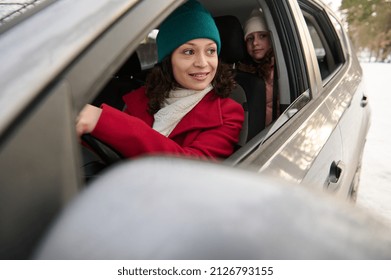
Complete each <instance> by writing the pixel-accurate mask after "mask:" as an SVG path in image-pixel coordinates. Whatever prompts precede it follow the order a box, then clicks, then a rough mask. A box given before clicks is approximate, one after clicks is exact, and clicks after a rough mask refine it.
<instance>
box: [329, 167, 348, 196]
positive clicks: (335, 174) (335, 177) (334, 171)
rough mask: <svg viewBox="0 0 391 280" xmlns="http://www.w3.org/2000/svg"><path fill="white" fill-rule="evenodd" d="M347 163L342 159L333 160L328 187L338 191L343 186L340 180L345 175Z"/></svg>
mask: <svg viewBox="0 0 391 280" xmlns="http://www.w3.org/2000/svg"><path fill="white" fill-rule="evenodd" d="M344 168H345V164H344V163H343V162H342V161H333V162H332V163H331V165H330V173H329V177H328V184H327V189H329V190H330V191H336V190H337V189H339V187H340V186H341V185H340V184H339V182H340V181H341V180H340V179H341V177H342V175H343V171H344Z"/></svg>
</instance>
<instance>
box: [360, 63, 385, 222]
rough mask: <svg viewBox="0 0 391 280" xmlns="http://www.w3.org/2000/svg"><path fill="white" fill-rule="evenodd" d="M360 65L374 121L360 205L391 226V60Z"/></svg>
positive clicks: (362, 181) (364, 165)
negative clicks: (390, 61) (389, 61)
mask: <svg viewBox="0 0 391 280" xmlns="http://www.w3.org/2000/svg"><path fill="white" fill-rule="evenodd" d="M361 65H362V67H363V70H364V75H365V81H366V88H367V95H368V101H369V105H370V106H371V111H372V121H371V127H370V130H369V134H368V139H367V144H366V146H365V150H364V158H363V166H362V171H361V172H362V173H361V183H360V188H359V191H358V197H357V206H358V207H363V208H366V209H367V210H368V211H370V212H373V213H374V214H375V215H377V216H378V217H380V218H381V219H383V220H384V221H385V222H386V223H388V224H389V225H391V141H390V139H391V107H390V104H391V89H390V86H391V85H390V78H391V63H362V64H361ZM387 80H388V81H387ZM388 136H390V137H388Z"/></svg>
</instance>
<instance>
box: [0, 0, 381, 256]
mask: <svg viewBox="0 0 391 280" xmlns="http://www.w3.org/2000/svg"><path fill="white" fill-rule="evenodd" d="M3 2H4V1H3ZM5 2H6V1H5ZM22 2H23V1H22ZM33 2H36V3H35V5H34V3H33ZM183 2H184V1H179V0H178V1H176V0H159V1H152V0H144V1H137V0H118V1H105V0H83V1H78V0H62V1H49V0H47V1H30V2H29V3H33V4H32V7H31V8H29V9H27V8H26V9H24V10H23V9H22V10H21V11H17V13H18V14H20V15H15V14H13V16H12V18H10V17H8V18H7V15H5V16H4V15H3V14H4V13H1V14H0V15H3V18H4V20H3V19H2V20H1V21H0V23H1V25H0V32H1V34H0V64H1V67H0V107H1V108H2V109H1V110H0V221H1V229H0V251H1V257H2V258H29V257H31V256H32V253H33V252H34V251H35V248H36V246H37V244H38V243H39V241H40V240H41V239H42V236H44V235H45V233H47V230H48V228H49V225H50V224H52V223H53V221H55V220H56V219H57V215H58V214H59V213H61V212H62V211H65V210H64V209H65V208H67V207H68V204H69V201H71V200H74V199H77V198H78V197H79V195H80V191H81V190H82V189H85V188H87V191H91V189H94V186H93V185H94V184H95V185H105V184H106V186H107V185H116V184H117V183H118V182H124V180H125V179H124V178H125V177H126V176H128V175H126V174H131V173H132V172H131V170H132V168H134V166H136V165H137V160H134V161H131V162H130V163H128V162H126V161H121V162H120V163H117V162H116V160H117V158H118V155H117V153H116V152H115V151H112V150H111V149H110V148H109V147H106V146H105V145H104V143H99V142H96V139H90V141H92V142H94V141H95V142H94V143H95V144H92V145H96V146H94V147H95V149H96V151H95V152H96V153H97V154H98V157H97V158H98V159H96V158H94V159H91V160H89V159H86V155H85V154H84V153H83V150H82V148H81V145H80V143H79V142H78V139H77V136H76V133H75V118H76V116H77V114H78V112H79V111H80V110H81V108H82V107H83V106H84V105H85V104H87V103H92V104H97V105H98V104H100V103H102V102H106V103H108V104H111V105H112V106H117V107H118V108H121V106H123V104H122V100H121V97H122V95H123V94H124V93H126V92H129V91H131V90H132V89H134V88H136V87H138V86H140V85H142V84H143V82H144V81H145V75H146V74H147V73H148V71H149V70H150V69H151V67H152V66H153V65H154V63H155V62H156V59H157V56H156V45H155V37H156V33H157V32H158V28H159V24H160V23H161V22H162V21H163V20H164V18H166V17H167V16H168V15H169V14H170V13H171V12H172V11H173V10H174V9H175V8H176V7H178V6H179V5H180V4H181V3H183ZM200 2H202V4H203V5H204V6H205V7H206V8H207V9H208V10H209V11H210V12H211V13H212V15H213V16H214V17H215V19H216V23H218V27H219V30H220V34H221V37H222V54H221V59H222V60H225V61H226V62H227V63H231V64H232V67H233V68H235V65H236V63H237V62H238V61H239V60H240V55H237V54H235V52H237V51H238V50H239V49H238V47H237V46H239V45H241V44H242V43H243V41H242V39H243V37H241V33H240V32H242V30H241V29H240V28H239V29H235V27H234V26H232V25H230V24H231V23H233V24H234V22H238V23H239V25H243V24H244V21H245V19H246V17H247V16H248V15H249V14H250V12H251V10H252V9H254V8H261V9H262V10H263V12H264V14H265V17H266V21H267V25H268V28H269V30H270V32H271V34H272V44H273V49H274V51H275V54H276V73H275V83H276V84H277V85H278V87H276V90H275V92H274V94H275V95H276V96H277V98H278V100H279V111H280V112H281V114H280V116H279V117H278V118H275V120H274V121H273V123H272V124H271V125H269V126H267V127H264V126H262V125H259V120H258V118H259V119H262V118H264V116H263V114H264V112H262V110H260V109H259V106H260V105H259V104H258V103H257V101H256V100H257V98H258V97H254V96H252V95H251V94H250V93H249V92H250V90H248V87H250V86H249V84H248V83H247V84H246V83H244V84H240V83H239V85H238V87H237V90H236V91H235V93H234V94H233V97H232V98H234V99H236V100H237V101H238V102H240V103H242V104H243V106H244V108H245V111H246V121H245V125H244V128H243V133H242V137H241V141H240V143H238V147H237V150H236V151H235V153H234V154H233V155H232V156H231V157H229V158H227V159H225V160H224V161H221V162H220V163H218V164H212V163H207V162H194V164H195V166H197V168H196V169H195V170H198V167H199V165H201V166H203V164H204V165H205V168H206V169H208V168H210V169H211V170H214V168H216V171H219V170H228V173H231V172H232V174H237V176H238V178H243V180H240V179H238V180H237V183H238V185H237V189H238V191H239V192H240V188H241V185H242V184H245V182H246V180H247V179H245V177H246V176H250V177H251V180H252V181H254V178H259V187H260V189H262V185H263V183H264V182H268V181H264V180H265V179H264V178H265V177H267V178H269V177H272V178H273V179H277V180H278V182H280V181H281V182H282V184H285V183H284V182H286V184H289V186H290V184H295V185H296V184H299V185H302V186H300V188H302V189H306V190H307V189H310V191H312V190H314V191H319V192H322V193H323V192H326V193H332V194H333V196H337V197H342V198H343V199H348V200H353V201H354V200H355V198H356V195H357V190H358V186H359V177H360V168H361V159H362V155H363V150H364V145H365V140H366V136H367V132H368V128H369V125H370V108H369V106H368V100H367V97H366V95H365V86H364V83H363V73H362V69H361V67H360V64H359V62H358V60H357V57H356V54H355V53H354V51H353V48H352V46H351V43H350V41H349V38H348V36H347V33H346V32H345V31H344V29H343V27H342V24H341V22H340V21H339V20H338V19H337V16H336V15H335V14H334V13H333V12H332V11H331V10H330V9H329V8H328V7H327V6H326V5H324V4H323V3H322V2H321V1H318V0H299V1H296V0H287V1H271V0H241V1H235V0H214V1H206V0H201V1H200ZM0 8H1V3H0ZM12 13H14V11H13V12H12ZM237 32H239V33H237ZM238 76H239V74H238ZM238 96H240V97H238ZM262 102H264V101H262V100H261V103H262ZM261 109H262V108H261ZM140 160H141V161H143V159H140ZM177 160H179V159H165V158H156V159H155V160H152V161H150V160H149V159H148V160H147V162H148V164H150V165H151V166H152V167H153V166H155V167H156V165H158V164H159V163H161V164H162V165H167V164H168V165H170V164H172V166H173V168H178V169H177V174H179V173H180V172H181V168H180V167H178V166H180V165H178V164H177V163H175V162H176V161H177ZM184 161H185V162H186V164H185V166H187V164H191V163H188V161H187V160H184ZM113 162H115V164H112V163H113ZM191 162H192V161H191ZM144 164H145V162H143V163H142V166H144ZM108 165H110V167H109V168H106V167H107V166H108ZM215 165H216V166H215ZM151 166H150V168H152V167H151ZM125 167H126V168H129V172H127V171H125V170H124V168H125ZM145 167H146V168H147V166H145ZM108 169H109V171H108V172H109V173H110V172H114V173H115V172H118V174H117V176H119V177H117V178H116V177H115V176H113V175H110V176H105V175H104V174H106V171H107V170H108ZM155 169H156V170H155ZM155 169H154V170H155V172H158V174H159V172H163V171H164V168H161V169H159V168H155ZM243 169H246V171H245V172H244V170H243ZM116 170H117V171H116ZM174 170H175V169H174ZM221 172H222V174H228V173H227V172H226V171H221ZM257 173H261V175H262V176H259V174H257ZM102 174H103V175H102ZM184 174H187V173H186V172H184ZM161 175H162V177H161V178H162V180H164V179H167V180H169V181H170V180H171V179H168V178H166V177H165V176H163V174H161ZM123 176H125V177H123ZM215 176H220V175H218V174H216V175H215ZM252 176H256V177H252ZM197 177H198V176H197V174H194V178H195V182H193V183H196V182H198V181H197V180H196V178H197ZM212 177H213V176H212ZM86 178H87V179H88V180H87V179H86ZM90 179H91V180H90ZM109 179H110V180H112V181H110V180H109ZM144 179H145V182H148V180H149V179H148V174H143V172H139V173H138V178H137V180H134V181H132V180H131V182H130V183H134V184H135V183H137V184H143V183H142V182H143V180H144ZM170 182H174V181H170ZM224 182H225V183H224ZM235 182H236V181H235ZM199 183H200V184H201V183H205V182H199ZM221 184H222V185H223V186H224V184H232V180H230V182H227V181H225V179H224V178H221ZM162 185H163V183H162ZM216 185H217V183H216ZM157 187H158V186H157ZM216 188H217V186H216ZM221 189H222V190H223V189H224V188H221ZM293 189H294V190H292V191H295V192H296V191H297V189H296V186H295V187H294V188H293ZM204 191H206V190H204ZM223 192H224V191H223ZM285 192H289V191H288V190H285V191H283V192H282V193H285ZM264 194H265V195H266V196H267V195H268V194H270V193H269V192H266V193H264ZM327 196H328V195H327ZM200 197H202V196H200ZM239 197H240V196H239ZM288 197H289V196H288ZM321 197H322V196H321ZM192 199H194V197H193V198H192ZM319 199H320V200H322V199H323V197H322V198H319ZM327 199H328V198H327ZM210 203H213V202H210ZM215 203H216V205H217V202H215ZM330 203H333V202H330ZM316 204H317V203H313V207H316ZM85 205H90V204H85ZM265 205H266V204H265ZM331 205H333V204H331ZM298 211H304V212H305V211H306V210H305V209H301V210H300V209H298ZM288 212H289V211H287V212H286V213H288ZM313 219H314V220H316V219H317V218H313ZM286 221H287V222H288V223H292V221H291V220H289V219H287V220H286ZM54 232H56V230H54ZM341 242H342V241H341ZM379 242H380V241H379ZM307 245H308V244H307ZM308 246H310V245H308ZM378 248H381V246H379V247H378ZM345 249H346V248H345ZM44 251H45V250H44ZM292 252H293V251H292ZM341 252H342V249H341ZM344 252H345V251H344ZM285 253H286V252H285ZM281 254H282V256H284V252H282V251H281ZM292 254H293V253H292ZM341 254H342V253H341ZM43 256H45V255H43ZM143 256H144V255H143ZM271 256H273V255H268V256H267V257H271ZM285 256H288V257H289V256H292V257H293V256H294V255H289V254H287V255H285ZM322 256H325V255H322V254H319V255H317V254H315V255H303V256H301V257H304V258H305V257H307V258H308V257H322ZM339 256H343V255H339ZM366 256H369V257H373V256H376V254H375V255H370V254H369V255H366ZM78 257H80V258H81V256H76V258H78ZM109 257H111V255H110V256H109ZM144 257H145V256H144ZM329 257H338V255H337V256H334V255H331V256H329ZM347 257H350V255H349V256H347Z"/></svg>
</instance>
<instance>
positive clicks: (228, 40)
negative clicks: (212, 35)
mask: <svg viewBox="0 0 391 280" xmlns="http://www.w3.org/2000/svg"><path fill="white" fill-rule="evenodd" d="M214 20H215V23H216V25H217V28H218V29H219V32H220V39H221V52H220V58H221V59H222V60H223V61H224V62H226V63H235V62H238V61H240V60H242V59H243V58H244V57H245V55H246V45H245V42H244V32H243V28H242V25H241V24H240V21H239V20H238V19H237V18H236V17H235V16H232V15H226V16H219V17H215V18H214Z"/></svg>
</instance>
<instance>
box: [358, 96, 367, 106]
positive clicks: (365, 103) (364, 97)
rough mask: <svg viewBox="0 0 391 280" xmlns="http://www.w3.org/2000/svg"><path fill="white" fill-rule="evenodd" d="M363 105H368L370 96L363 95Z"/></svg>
mask: <svg viewBox="0 0 391 280" xmlns="http://www.w3.org/2000/svg"><path fill="white" fill-rule="evenodd" d="M360 105H361V107H365V106H367V105H368V97H366V96H365V95H363V97H362V98H361V104H360Z"/></svg>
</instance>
